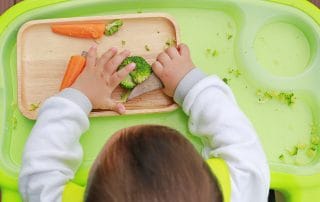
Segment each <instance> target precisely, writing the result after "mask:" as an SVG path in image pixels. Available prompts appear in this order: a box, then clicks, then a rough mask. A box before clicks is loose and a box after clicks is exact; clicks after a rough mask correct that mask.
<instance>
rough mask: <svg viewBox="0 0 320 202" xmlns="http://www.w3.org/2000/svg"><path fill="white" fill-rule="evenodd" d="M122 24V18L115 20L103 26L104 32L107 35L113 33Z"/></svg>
mask: <svg viewBox="0 0 320 202" xmlns="http://www.w3.org/2000/svg"><path fill="white" fill-rule="evenodd" d="M122 25H123V22H122V20H115V21H113V22H112V23H110V24H108V25H107V27H106V28H105V32H104V34H105V35H107V36H111V35H114V34H115V33H117V32H118V31H119V29H120V28H121V26H122Z"/></svg>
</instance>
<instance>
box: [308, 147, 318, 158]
mask: <svg viewBox="0 0 320 202" xmlns="http://www.w3.org/2000/svg"><path fill="white" fill-rule="evenodd" d="M316 154H317V149H315V148H309V149H307V151H306V155H307V156H308V157H309V158H313V157H314V156H315V155H316Z"/></svg>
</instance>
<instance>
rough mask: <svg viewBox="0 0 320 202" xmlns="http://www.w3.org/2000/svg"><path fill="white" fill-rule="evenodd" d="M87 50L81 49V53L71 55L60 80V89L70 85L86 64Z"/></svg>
mask: <svg viewBox="0 0 320 202" xmlns="http://www.w3.org/2000/svg"><path fill="white" fill-rule="evenodd" d="M86 55H87V52H85V51H83V52H82V54H81V55H74V56H71V58H70V60H69V64H68V67H67V70H66V72H65V74H64V77H63V79H62V82H61V86H60V91H61V90H63V89H65V88H68V87H70V86H71V85H72V84H73V83H74V82H75V80H76V79H77V78H78V76H79V75H80V74H81V72H82V70H83V69H84V67H85V65H86Z"/></svg>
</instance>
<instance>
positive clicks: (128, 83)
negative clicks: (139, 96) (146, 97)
mask: <svg viewBox="0 0 320 202" xmlns="http://www.w3.org/2000/svg"><path fill="white" fill-rule="evenodd" d="M136 85H137V84H135V83H134V82H133V80H132V78H131V76H130V75H128V76H127V77H126V78H125V79H123V80H122V81H121V83H120V86H121V87H122V88H125V89H128V90H129V89H133V88H134V87H136Z"/></svg>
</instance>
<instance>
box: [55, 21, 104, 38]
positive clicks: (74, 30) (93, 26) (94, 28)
mask: <svg viewBox="0 0 320 202" xmlns="http://www.w3.org/2000/svg"><path fill="white" fill-rule="evenodd" d="M105 27H106V25H105V24H104V23H87V24H53V25H51V30H52V31H53V32H54V33H57V34H61V35H66V36H71V37H78V38H92V39H98V38H100V37H102V36H103V33H104V30H105Z"/></svg>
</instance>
